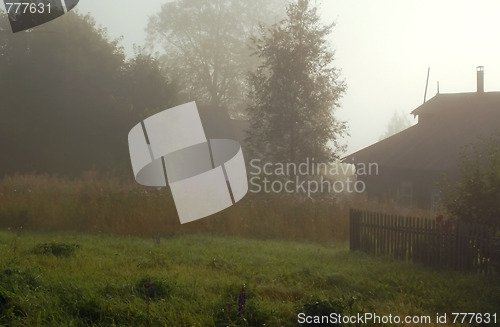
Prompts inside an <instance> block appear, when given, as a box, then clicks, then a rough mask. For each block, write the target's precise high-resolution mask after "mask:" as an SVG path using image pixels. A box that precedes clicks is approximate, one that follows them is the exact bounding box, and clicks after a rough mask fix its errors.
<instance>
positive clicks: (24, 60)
mask: <svg viewBox="0 0 500 327" xmlns="http://www.w3.org/2000/svg"><path fill="white" fill-rule="evenodd" d="M0 28H2V29H8V21H7V17H6V15H0ZM118 42H119V41H118V40H113V41H110V40H109V39H108V37H107V34H106V31H105V30H104V29H101V28H98V27H96V25H95V22H94V21H93V19H92V18H91V17H90V16H81V15H77V14H75V13H73V12H70V13H68V14H65V15H64V16H62V17H60V18H58V19H56V20H54V21H52V22H50V23H47V24H44V25H41V26H38V27H37V28H36V29H34V30H28V31H25V32H18V33H15V34H12V33H10V31H9V33H2V35H1V38H0V115H1V117H2V119H1V120H0V153H2V159H1V160H0V175H3V174H7V173H15V172H20V173H24V172H49V173H58V174H65V175H75V174H79V173H80V172H82V171H85V170H89V169H96V170H102V171H110V170H116V169H117V167H120V169H121V170H122V171H125V168H127V169H128V168H129V167H130V162H129V161H130V159H129V157H128V147H127V133H128V130H129V129H130V128H131V127H132V126H133V124H135V123H137V122H138V121H137V119H138V118H139V117H145V116H146V115H147V113H148V112H149V111H151V110H159V109H160V108H165V107H167V106H169V105H171V104H173V103H174V98H175V94H174V93H175V92H174V91H173V89H172V88H171V85H172V84H171V83H170V82H168V81H167V80H166V79H165V78H164V76H163V73H164V70H163V69H161V68H160V66H159V63H158V62H157V61H156V60H154V59H153V58H150V57H148V56H147V55H145V54H144V53H140V54H137V56H136V57H135V58H133V59H131V60H128V61H126V60H125V56H124V53H123V51H122V49H121V48H120V46H119V43H118Z"/></svg>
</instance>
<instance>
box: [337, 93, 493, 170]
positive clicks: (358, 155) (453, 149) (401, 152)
mask: <svg viewBox="0 0 500 327" xmlns="http://www.w3.org/2000/svg"><path fill="white" fill-rule="evenodd" d="M411 113H412V114H414V115H418V116H419V123H418V124H416V125H414V126H412V127H410V128H408V129H406V130H404V131H402V132H400V133H397V134H395V135H393V136H391V137H388V138H386V139H384V140H382V141H380V142H377V143H375V144H373V145H370V146H368V147H366V148H364V149H362V150H359V151H357V152H354V153H352V154H351V155H349V156H346V157H345V158H343V162H346V163H365V164H368V163H377V164H378V165H379V166H386V167H394V168H403V169H411V170H424V171H434V172H448V173H453V172H456V171H457V170H458V164H457V163H458V160H459V154H460V151H461V150H462V148H463V147H464V146H465V145H467V144H470V143H472V142H474V141H475V140H476V139H477V137H478V136H480V135H484V136H487V135H489V134H491V133H492V132H494V131H495V130H499V129H500V92H488V93H456V94H438V95H436V96H435V97H433V98H432V99H430V100H429V101H427V102H426V103H424V104H423V105H421V106H419V107H418V108H416V109H415V110H413V111H412V112H411ZM423 117H426V119H425V120H424V119H421V118H423Z"/></svg>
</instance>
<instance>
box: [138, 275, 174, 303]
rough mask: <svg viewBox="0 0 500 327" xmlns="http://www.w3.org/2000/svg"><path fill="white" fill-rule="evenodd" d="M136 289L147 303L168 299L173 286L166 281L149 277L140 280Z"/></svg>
mask: <svg viewBox="0 0 500 327" xmlns="http://www.w3.org/2000/svg"><path fill="white" fill-rule="evenodd" d="M135 289H136V292H137V294H138V295H139V296H140V297H141V298H143V299H145V300H147V301H149V300H159V299H166V298H168V297H169V296H170V294H171V292H172V286H171V285H170V284H169V283H168V282H167V281H166V280H162V279H156V278H152V277H148V276H146V277H143V278H141V279H139V280H138V281H137V283H136V284H135Z"/></svg>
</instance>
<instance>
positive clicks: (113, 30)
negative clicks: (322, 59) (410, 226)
mask: <svg viewBox="0 0 500 327" xmlns="http://www.w3.org/2000/svg"><path fill="white" fill-rule="evenodd" d="M164 2H165V0H146V1H143V2H138V1H132V0H80V3H79V4H78V6H77V9H78V11H79V12H80V13H83V14H86V13H90V14H91V15H92V16H93V17H94V18H95V19H96V21H97V23H98V24H100V25H102V26H104V27H107V28H108V34H109V36H110V37H111V38H113V39H114V38H117V37H119V36H123V40H122V42H121V45H123V46H124V48H125V50H126V52H127V54H128V55H130V56H131V55H133V50H132V49H133V44H138V45H143V44H144V41H145V36H146V33H145V31H144V29H145V27H146V25H147V22H148V17H149V16H151V15H154V14H155V13H157V12H159V10H160V7H161V4H162V3H164ZM318 2H319V1H318ZM146 4H147V6H146ZM0 8H3V3H1V4H0ZM321 8H322V11H321V13H322V17H323V19H324V21H325V22H332V21H335V22H336V27H335V28H334V29H333V33H332V36H331V43H332V45H333V47H334V48H335V50H336V66H337V67H338V68H340V69H341V70H342V75H343V77H344V78H345V79H346V82H347V84H348V90H347V93H346V95H345V96H344V98H343V99H342V108H341V109H339V110H338V111H337V115H338V117H340V118H341V119H343V120H347V121H348V125H349V127H350V135H351V136H350V137H349V138H348V139H346V142H347V143H348V151H347V152H346V153H345V154H349V153H351V152H353V151H356V150H359V149H361V148H363V147H365V146H368V145H370V144H372V143H375V142H377V141H378V139H379V137H380V136H381V135H382V134H383V133H384V131H385V129H386V127H387V124H388V122H389V120H390V118H391V116H392V115H393V113H394V111H395V110H400V111H402V112H403V113H405V114H408V115H409V113H410V112H411V111H412V110H413V109H415V108H416V107H418V106H419V105H420V104H422V102H423V97H424V89H425V79H426V75H427V68H428V67H431V72H430V79H429V89H428V92H427V99H430V98H432V97H433V96H434V95H435V94H436V84H437V81H439V83H440V92H441V93H454V92H472V91H475V89H476V71H475V67H476V66H479V65H482V66H485V77H484V79H485V91H500V62H499V60H498V58H500V44H499V42H498V39H499V36H500V19H499V18H498V14H499V13H500V2H498V1H494V0H491V1H481V0H479V1H474V2H473V1H454V0H446V1H443V0H439V1H433V0H418V1H414V0H405V1H400V0H399V1H398V0H377V1H372V0H355V1H353V0H338V1H328V0H324V1H323V5H322V6H321ZM410 117H411V116H410ZM415 122H416V121H415Z"/></svg>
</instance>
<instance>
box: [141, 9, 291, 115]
mask: <svg viewBox="0 0 500 327" xmlns="http://www.w3.org/2000/svg"><path fill="white" fill-rule="evenodd" d="M281 6H282V2H281V1H278V0H273V1H269V0H255V1H245V0H213V1H205V0H175V1H172V2H168V3H165V4H164V5H163V6H162V9H161V11H160V12H159V13H158V14H157V15H155V16H153V17H152V18H151V19H150V22H149V25H148V29H147V30H148V32H149V43H150V44H151V45H153V44H157V43H158V44H160V45H161V46H162V47H163V48H164V51H165V52H164V54H163V59H164V60H165V62H167V64H168V66H169V67H170V68H171V71H170V74H171V76H173V77H174V79H175V80H177V81H178V86H179V91H180V96H181V97H182V100H183V101H193V100H196V101H198V102H199V103H200V104H207V105H212V106H216V107H226V108H228V109H229V110H230V111H231V112H232V113H233V115H237V114H238V113H239V114H241V113H242V110H241V107H242V106H243V104H244V103H245V100H246V94H247V83H246V74H247V72H248V70H251V69H253V66H254V63H255V60H253V58H252V57H251V53H250V51H249V47H248V40H249V37H250V36H252V35H253V34H254V33H255V32H256V31H257V29H258V25H259V23H263V24H269V23H272V22H274V20H275V19H276V18H275V17H276V16H279V15H280V13H281V11H282V10H281Z"/></svg>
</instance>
